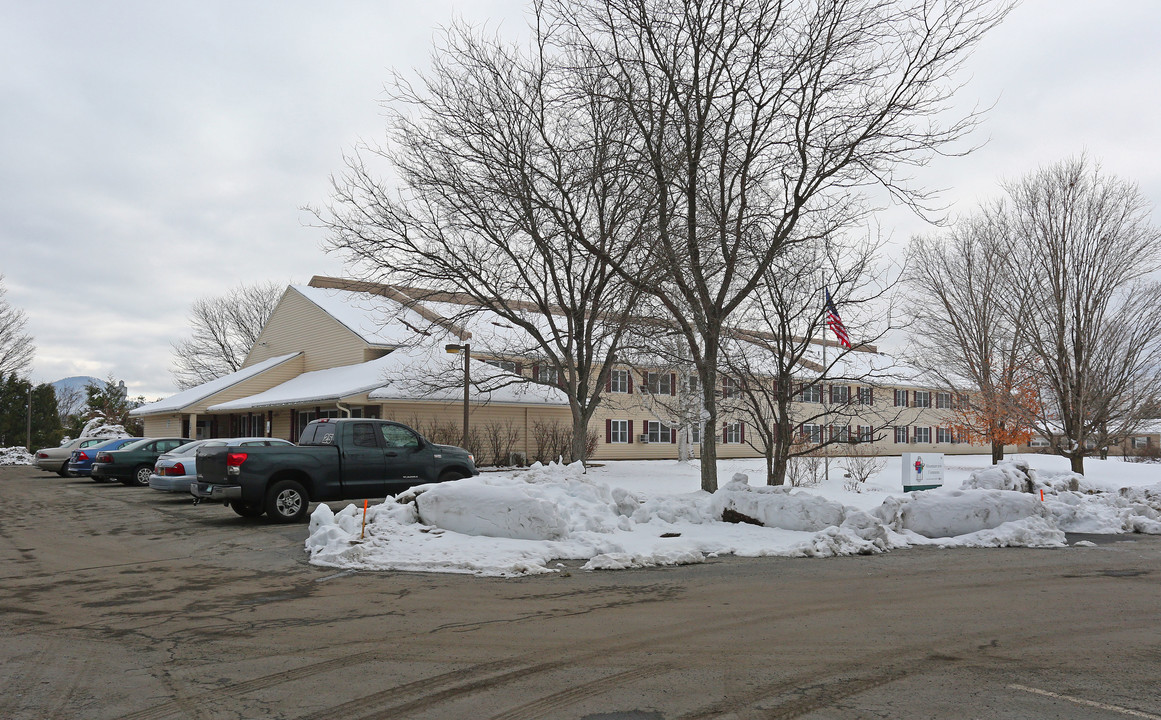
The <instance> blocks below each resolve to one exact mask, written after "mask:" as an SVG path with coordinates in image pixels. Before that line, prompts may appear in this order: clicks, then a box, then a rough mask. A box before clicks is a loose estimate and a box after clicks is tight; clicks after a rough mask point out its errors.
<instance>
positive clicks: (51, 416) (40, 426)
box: [0, 374, 63, 452]
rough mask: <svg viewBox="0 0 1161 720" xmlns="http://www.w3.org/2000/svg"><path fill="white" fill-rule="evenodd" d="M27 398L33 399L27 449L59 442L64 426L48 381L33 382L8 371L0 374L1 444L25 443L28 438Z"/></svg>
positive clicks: (21, 444) (22, 445) (2, 445)
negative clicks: (36, 383) (30, 431)
mask: <svg viewBox="0 0 1161 720" xmlns="http://www.w3.org/2000/svg"><path fill="white" fill-rule="evenodd" d="M29 399H31V401H32V418H31V420H32V437H31V443H30V444H31V447H29V448H28V450H29V452H32V451H34V450H36V449H37V448H42V447H52V446H54V445H57V444H59V443H60V439H61V437H62V435H63V428H61V425H60V418H59V417H58V416H57V412H56V392H55V391H54V390H53V388H52V386H51V385H48V384H45V383H42V384H40V385H37V386H35V387H33V385H32V383H31V382H29V381H28V380H25V379H23V378H19V377H17V376H16V375H15V374H10V375H7V376H4V377H2V378H0V447H14V446H19V447H24V445H25V443H28V442H29V433H28V431H29V412H28V403H29Z"/></svg>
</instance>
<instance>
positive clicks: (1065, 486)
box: [924, 462, 1161, 537]
mask: <svg viewBox="0 0 1161 720" xmlns="http://www.w3.org/2000/svg"><path fill="white" fill-rule="evenodd" d="M963 487H964V488H986V487H998V488H1000V489H1004V490H1019V491H1020V492H1021V493H1031V494H1029V495H1024V497H1026V498H1028V500H1025V501H1023V504H1024V505H1025V506H1027V505H1029V504H1031V505H1032V506H1035V505H1041V506H1043V510H1044V513H1043V514H1044V515H1045V516H1046V517H1050V518H1051V519H1052V522H1053V524H1055V526H1056V527H1057V528H1059V529H1060V530H1061V531H1063V532H1073V533H1093V534H1120V533H1126V532H1140V533H1150V534H1161V484H1159V485H1154V486H1146V487H1135V488H1122V489H1120V491H1119V492H1109V491H1106V490H1102V489H1101V488H1099V487H1097V486H1095V485H1093V484H1091V483H1088V482H1086V481H1085V479H1084V477H1083V476H1080V475H1076V474H1075V473H1071V472H1068V473H1062V474H1058V475H1054V476H1046V475H1044V474H1040V473H1037V472H1035V471H1034V470H1032V469H1031V468H1030V467H1029V466H1028V464H1027V463H1014V462H1007V463H1001V464H999V465H998V466H996V467H995V468H991V469H987V470H983V471H978V472H975V473H972V475H971V477H969V478H968V479H967V480H966V481H964V483H963ZM1041 497H1043V498H1044V499H1043V501H1041V500H1040V498H1041ZM924 534H925V533H924ZM929 537H933V536H929Z"/></svg>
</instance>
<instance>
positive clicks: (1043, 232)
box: [1006, 157, 1161, 473]
mask: <svg viewBox="0 0 1161 720" xmlns="http://www.w3.org/2000/svg"><path fill="white" fill-rule="evenodd" d="M1006 189H1007V194H1008V196H1009V198H1010V202H1011V207H1012V223H1013V227H1012V233H1011V237H1010V242H1009V244H1008V246H1007V248H1006V249H1007V251H1008V252H1007V257H1008V258H1009V263H1008V266H1007V271H1008V272H1007V280H1008V284H1009V285H1010V286H1017V285H1020V284H1024V285H1026V286H1027V287H1028V291H1029V293H1028V303H1027V306H1026V312H1027V315H1028V322H1027V324H1026V325H1025V327H1024V332H1023V333H1022V336H1023V337H1024V338H1025V341H1026V342H1027V343H1028V345H1029V347H1030V348H1031V350H1032V352H1033V353H1035V356H1036V359H1037V360H1038V363H1039V364H1038V368H1037V369H1038V372H1039V374H1040V378H1041V384H1042V388H1043V392H1044V412H1043V413H1041V415H1040V416H1039V417H1038V418H1037V419H1036V421H1037V426H1038V430H1039V431H1040V433H1041V434H1043V435H1044V436H1045V437H1050V438H1054V449H1055V451H1056V452H1057V453H1059V454H1061V455H1064V456H1065V457H1068V458H1069V460H1070V461H1071V464H1072V469H1073V471H1074V472H1078V473H1083V472H1084V457H1085V455H1088V454H1091V453H1093V452H1096V451H1097V449H1099V448H1102V447H1106V446H1108V445H1114V444H1117V443H1119V442H1121V441H1123V440H1124V438H1126V437H1128V436H1129V435H1132V434H1133V433H1134V431H1135V430H1136V429H1137V428H1138V427H1139V426H1140V425H1141V423H1142V421H1143V420H1144V419H1146V418H1147V417H1148V416H1149V415H1150V414H1152V413H1153V412H1154V411H1155V409H1156V407H1157V392H1158V387H1159V383H1161V313H1158V312H1157V308H1158V307H1161V283H1157V282H1153V281H1151V280H1150V279H1149V275H1150V274H1151V273H1154V272H1156V271H1157V270H1158V269H1161V230H1158V228H1157V227H1155V226H1153V225H1152V224H1150V220H1149V218H1150V210H1151V207H1150V205H1149V203H1148V202H1147V201H1146V199H1145V198H1144V197H1143V196H1142V195H1141V192H1140V190H1139V189H1138V188H1137V186H1136V185H1135V184H1133V183H1130V182H1128V181H1126V180H1122V179H1120V178H1117V177H1115V176H1112V175H1108V174H1106V173H1103V172H1102V171H1101V169H1100V167H1099V166H1094V165H1093V164H1092V163H1090V162H1089V161H1088V160H1087V159H1086V158H1084V157H1081V158H1078V159H1071V160H1066V161H1064V162H1061V163H1058V164H1056V165H1052V166H1049V167H1045V168H1042V169H1040V170H1038V171H1036V172H1033V173H1031V174H1029V175H1027V176H1026V177H1025V178H1023V179H1022V180H1020V181H1018V182H1014V183H1011V184H1009V185H1007V187H1006Z"/></svg>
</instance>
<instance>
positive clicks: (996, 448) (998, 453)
mask: <svg viewBox="0 0 1161 720" xmlns="http://www.w3.org/2000/svg"><path fill="white" fill-rule="evenodd" d="M1003 459H1004V443H1002V442H997V441H995V440H993V441H992V464H993V465H998V464H999V463H1000V461H1001V460H1003Z"/></svg>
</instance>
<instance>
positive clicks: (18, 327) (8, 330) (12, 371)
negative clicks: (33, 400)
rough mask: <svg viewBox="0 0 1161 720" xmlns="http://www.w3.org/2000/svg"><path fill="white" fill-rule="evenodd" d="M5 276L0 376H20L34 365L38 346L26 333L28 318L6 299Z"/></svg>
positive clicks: (0, 299) (0, 296) (0, 281)
mask: <svg viewBox="0 0 1161 720" xmlns="http://www.w3.org/2000/svg"><path fill="white" fill-rule="evenodd" d="M7 293H8V290H7V288H5V287H4V276H3V275H0V376H3V375H19V374H20V373H22V372H24V371H26V370H27V369H28V366H29V365H31V364H32V358H33V357H34V356H35V355H36V345H34V344H33V342H32V336H31V335H29V334H28V333H27V332H25V328H26V327H27V326H28V316H27V315H26V314H25V313H24V311H23V310H21V309H20V308H17V307H13V306H12V305H10V304H9V303H8V300H6V299H5V297H4V296H5V295H6V294H7Z"/></svg>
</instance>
